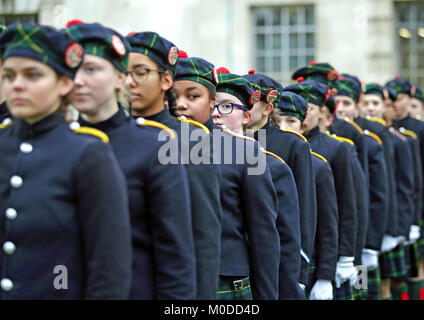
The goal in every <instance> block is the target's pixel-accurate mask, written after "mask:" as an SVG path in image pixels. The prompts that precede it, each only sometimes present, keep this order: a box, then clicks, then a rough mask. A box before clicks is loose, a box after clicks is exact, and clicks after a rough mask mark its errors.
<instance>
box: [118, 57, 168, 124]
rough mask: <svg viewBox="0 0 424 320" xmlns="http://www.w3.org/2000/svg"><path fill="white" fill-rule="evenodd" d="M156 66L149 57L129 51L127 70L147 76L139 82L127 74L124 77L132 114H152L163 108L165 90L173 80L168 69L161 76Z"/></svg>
mask: <svg viewBox="0 0 424 320" xmlns="http://www.w3.org/2000/svg"><path fill="white" fill-rule="evenodd" d="M158 68H159V67H158V65H157V63H156V62H155V61H154V60H153V59H151V58H150V57H148V56H146V55H144V54H141V53H137V52H131V53H130V57H129V64H128V71H129V72H137V73H139V75H140V76H143V75H144V76H147V78H146V80H144V81H143V82H141V83H137V82H135V81H134V79H133V77H132V76H131V75H129V74H128V76H127V79H126V85H127V88H128V91H129V93H130V99H131V102H132V104H131V107H132V111H133V115H134V116H149V115H153V114H155V113H158V112H160V111H162V109H163V108H164V99H165V92H166V91H167V90H169V89H170V88H171V87H172V84H173V80H172V77H171V75H170V73H169V72H168V71H166V72H164V73H162V76H161V74H160V73H159V72H157V70H158ZM146 73H147V75H146Z"/></svg>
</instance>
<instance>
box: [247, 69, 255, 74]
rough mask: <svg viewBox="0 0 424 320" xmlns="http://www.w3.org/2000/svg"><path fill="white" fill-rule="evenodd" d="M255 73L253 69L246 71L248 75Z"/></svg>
mask: <svg viewBox="0 0 424 320" xmlns="http://www.w3.org/2000/svg"><path fill="white" fill-rule="evenodd" d="M255 72H256V70H255V69H250V70H249V71H247V73H248V74H254V73H255Z"/></svg>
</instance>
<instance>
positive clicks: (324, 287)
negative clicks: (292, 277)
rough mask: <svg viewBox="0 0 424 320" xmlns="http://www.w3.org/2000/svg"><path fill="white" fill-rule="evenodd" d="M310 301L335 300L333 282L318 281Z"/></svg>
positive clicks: (313, 288)
mask: <svg viewBox="0 0 424 320" xmlns="http://www.w3.org/2000/svg"><path fill="white" fill-rule="evenodd" d="M309 300H333V285H332V284H331V281H330V280H324V279H318V280H317V281H316V282H315V284H314V286H313V287H312V290H311V294H310V296H309Z"/></svg>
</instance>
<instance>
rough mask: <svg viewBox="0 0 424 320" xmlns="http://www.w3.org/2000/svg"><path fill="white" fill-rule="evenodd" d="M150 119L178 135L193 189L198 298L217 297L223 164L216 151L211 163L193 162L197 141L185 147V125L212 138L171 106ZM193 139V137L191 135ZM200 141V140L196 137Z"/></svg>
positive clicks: (211, 154) (189, 131)
mask: <svg viewBox="0 0 424 320" xmlns="http://www.w3.org/2000/svg"><path fill="white" fill-rule="evenodd" d="M146 119H149V120H154V121H157V122H160V123H162V124H164V125H166V126H168V127H169V128H171V129H173V130H174V131H175V132H176V133H177V136H178V139H179V140H178V145H179V147H180V150H181V153H180V155H181V157H182V158H183V159H184V160H185V162H184V163H185V168H186V172H187V178H188V183H189V188H190V202H191V214H192V223H193V236H194V247H195V250H196V273H197V276H196V278H197V295H196V298H197V299H203V300H213V299H216V291H217V289H218V278H219V266H220V262H219V260H220V256H221V253H220V250H221V232H222V230H221V228H222V227H221V225H222V209H221V202H220V190H219V188H220V184H221V171H220V169H219V165H217V164H214V163H213V153H212V152H211V153H210V154H209V156H206V157H205V160H206V161H207V160H209V163H199V164H196V163H193V161H191V159H190V154H191V152H192V150H193V149H194V145H195V142H193V141H189V144H188V145H187V146H188V148H187V149H185V148H184V147H182V145H183V144H184V143H187V141H182V139H184V136H185V135H184V134H183V128H184V126H185V129H186V131H185V132H187V133H188V134H189V135H190V136H192V138H193V137H194V136H195V135H196V137H197V139H199V140H200V139H203V138H209V135H208V134H207V133H206V132H204V131H203V130H202V129H200V128H198V127H194V126H191V125H189V124H187V123H184V122H181V121H179V120H178V119H177V118H176V117H174V116H172V115H171V114H170V113H169V111H168V109H166V108H165V109H163V110H162V111H161V112H159V113H157V114H154V115H152V116H149V117H146ZM187 138H190V137H187ZM196 141H197V140H196Z"/></svg>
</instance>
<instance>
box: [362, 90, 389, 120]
mask: <svg viewBox="0 0 424 320" xmlns="http://www.w3.org/2000/svg"><path fill="white" fill-rule="evenodd" d="M360 112H361V116H363V117H365V116H371V117H375V118H383V114H384V112H385V107H384V101H383V99H382V98H381V97H380V96H378V95H376V94H366V95H364V96H363V98H362V105H361V110H360Z"/></svg>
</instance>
